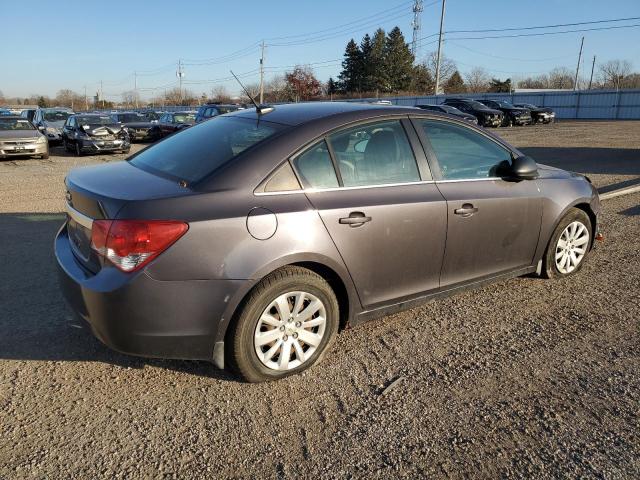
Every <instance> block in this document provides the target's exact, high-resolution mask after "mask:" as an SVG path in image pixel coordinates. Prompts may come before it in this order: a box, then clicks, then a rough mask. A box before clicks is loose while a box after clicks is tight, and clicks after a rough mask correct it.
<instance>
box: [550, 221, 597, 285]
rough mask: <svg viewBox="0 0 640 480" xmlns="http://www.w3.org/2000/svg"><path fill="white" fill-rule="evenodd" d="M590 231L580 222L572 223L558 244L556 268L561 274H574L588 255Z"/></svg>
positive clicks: (561, 235) (563, 232)
mask: <svg viewBox="0 0 640 480" xmlns="http://www.w3.org/2000/svg"><path fill="white" fill-rule="evenodd" d="M588 245H589V229H588V228H587V227H586V226H585V225H584V224H583V223H582V222H579V221H574V222H571V223H570V224H569V225H567V226H566V228H565V229H564V230H563V231H562V234H560V238H559V239H558V243H557V244H556V256H555V260H556V268H557V269H558V271H559V272H560V273H563V274H567V273H571V272H573V271H574V270H575V269H576V268H577V267H578V265H580V262H581V261H582V259H583V258H584V256H585V254H586V253H587V248H588Z"/></svg>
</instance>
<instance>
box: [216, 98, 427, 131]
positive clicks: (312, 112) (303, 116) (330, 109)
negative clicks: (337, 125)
mask: <svg viewBox="0 0 640 480" xmlns="http://www.w3.org/2000/svg"><path fill="white" fill-rule="evenodd" d="M271 108H273V110H272V111H270V112H268V113H264V114H262V115H261V116H260V119H261V120H264V121H269V122H275V123H281V124H283V125H290V126H294V125H301V124H303V123H307V122H310V121H312V120H316V119H319V118H324V117H329V116H333V115H339V114H348V113H353V112H362V111H366V112H369V113H371V116H376V115H378V114H382V115H389V114H393V113H399V114H406V113H407V111H415V109H414V108H413V107H397V106H389V105H376V104H373V103H360V102H303V103H288V104H282V105H274V106H272V107H271ZM226 116H237V117H243V118H253V119H257V118H258V114H257V113H256V110H255V109H254V108H248V109H246V110H236V111H235V112H231V113H228V114H226Z"/></svg>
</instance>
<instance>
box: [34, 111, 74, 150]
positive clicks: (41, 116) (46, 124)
mask: <svg viewBox="0 0 640 480" xmlns="http://www.w3.org/2000/svg"><path fill="white" fill-rule="evenodd" d="M73 113H74V112H73V110H71V109H68V108H61V107H54V108H39V109H38V110H37V111H36V113H35V115H34V117H33V124H34V125H35V126H36V128H37V129H38V130H40V131H41V132H42V133H43V134H44V135H45V136H46V137H47V140H48V141H49V143H62V128H63V127H64V124H65V122H66V121H67V118H69V117H70V116H71V115H73Z"/></svg>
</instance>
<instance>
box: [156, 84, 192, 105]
mask: <svg viewBox="0 0 640 480" xmlns="http://www.w3.org/2000/svg"><path fill="white" fill-rule="evenodd" d="M164 100H165V105H197V104H198V99H197V97H196V96H195V95H194V93H193V92H192V91H190V90H186V89H184V88H183V89H182V92H181V91H180V89H179V88H177V87H176V88H172V89H171V90H168V91H167V93H166V94H165V96H164Z"/></svg>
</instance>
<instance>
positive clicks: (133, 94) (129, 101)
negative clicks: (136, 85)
mask: <svg viewBox="0 0 640 480" xmlns="http://www.w3.org/2000/svg"><path fill="white" fill-rule="evenodd" d="M139 102H140V95H139V94H138V92H137V91H135V90H128V91H126V92H122V103H124V104H125V106H127V107H134V106H135V105H136V103H139Z"/></svg>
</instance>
